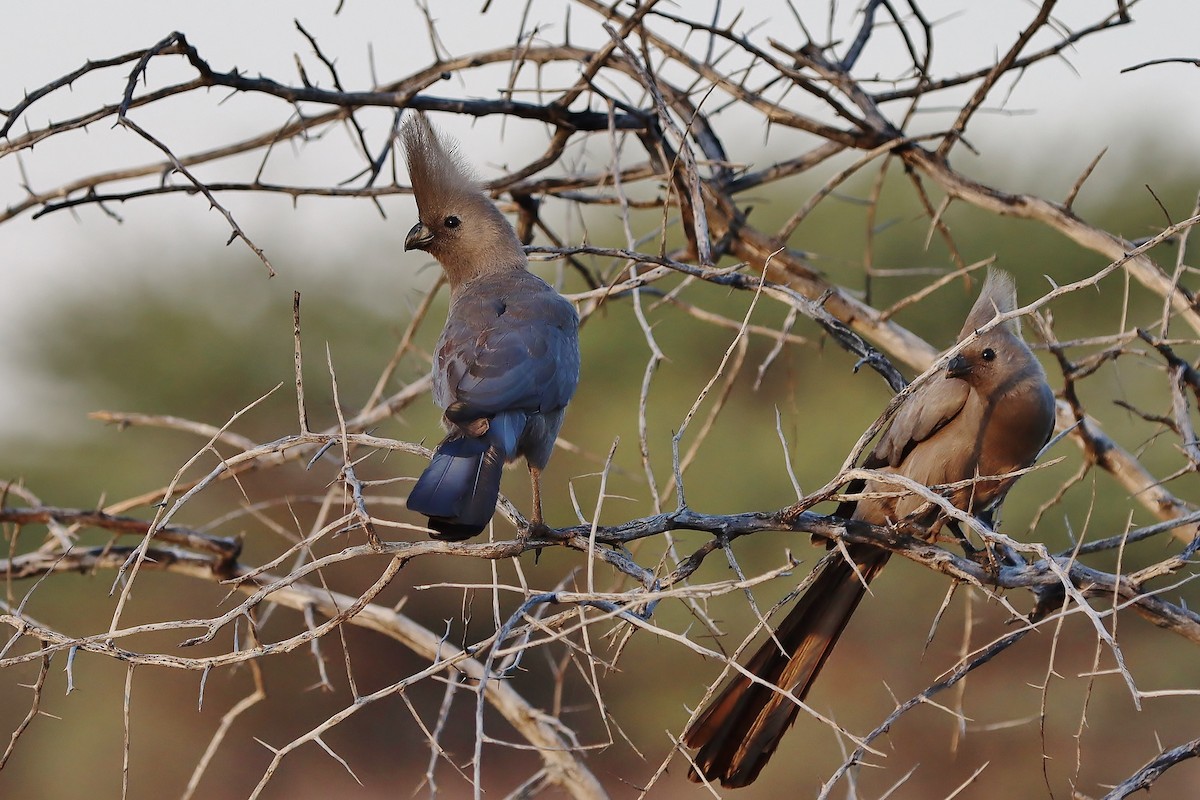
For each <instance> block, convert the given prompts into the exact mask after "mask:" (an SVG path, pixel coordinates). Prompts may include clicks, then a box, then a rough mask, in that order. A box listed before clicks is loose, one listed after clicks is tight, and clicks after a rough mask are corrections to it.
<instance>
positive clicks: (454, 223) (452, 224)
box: [442, 216, 462, 228]
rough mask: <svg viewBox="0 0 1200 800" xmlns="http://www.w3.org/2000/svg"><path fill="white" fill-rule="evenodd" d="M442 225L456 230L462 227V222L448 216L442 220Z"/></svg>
mask: <svg viewBox="0 0 1200 800" xmlns="http://www.w3.org/2000/svg"><path fill="white" fill-rule="evenodd" d="M442 224H443V225H445V226H446V227H447V228H457V227H458V226H459V225H462V220H461V219H459V218H458V217H455V216H449V217H446V218H445V219H444V220H442Z"/></svg>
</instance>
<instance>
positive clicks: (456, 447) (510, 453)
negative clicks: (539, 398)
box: [408, 414, 525, 542]
mask: <svg viewBox="0 0 1200 800" xmlns="http://www.w3.org/2000/svg"><path fill="white" fill-rule="evenodd" d="M518 417H519V418H518ZM524 422H525V416H524V415H523V414H521V415H517V414H498V415H496V417H495V418H494V419H493V420H492V424H491V427H490V429H489V430H488V432H487V433H485V434H484V435H483V436H481V437H478V438H474V437H470V436H463V435H461V434H451V435H450V436H448V437H447V438H446V440H445V441H443V442H442V443H441V444H439V445H438V447H437V450H436V451H434V454H433V460H432V461H430V462H429V466H428V467H427V468H426V469H425V471H424V472H423V473H421V477H420V478H419V479H418V480H417V485H416V486H414V487H413V489H412V491H411V492H410V493H409V495H408V508H409V510H410V511H415V512H417V513H418V514H424V515H425V516H427V517H429V527H430V528H431V529H432V530H433V531H435V533H434V538H435V539H441V540H443V541H447V542H459V541H462V540H463V539H470V538H471V537H472V536H477V535H479V534H480V533H482V532H483V529H484V528H486V527H487V524H488V522H490V521H491V519H492V514H493V513H495V511H496V500H497V498H499V496H500V476H501V474H502V473H503V470H504V464H505V462H507V461H509V460H511V459H513V458H515V457H516V449H517V441H518V440H519V438H520V434H521V430H523V428H524Z"/></svg>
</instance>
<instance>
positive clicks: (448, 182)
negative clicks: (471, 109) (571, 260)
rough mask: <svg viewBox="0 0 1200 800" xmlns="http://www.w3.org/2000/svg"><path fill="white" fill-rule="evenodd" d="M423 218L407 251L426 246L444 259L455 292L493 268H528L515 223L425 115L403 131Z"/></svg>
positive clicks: (406, 244)
mask: <svg viewBox="0 0 1200 800" xmlns="http://www.w3.org/2000/svg"><path fill="white" fill-rule="evenodd" d="M400 138H401V140H402V141H403V142H404V154H405V156H406V158H407V159H408V174H409V178H410V180H411V181H412V187H413V196H414V198H415V199H416V201H417V214H418V217H419V221H418V222H417V224H416V225H414V226H413V228H412V230H410V231H409V232H408V236H407V238H405V240H404V249H405V250H424V251H426V252H427V253H429V254H430V255H432V256H433V257H434V258H436V259H437V260H438V262H439V263H441V265H442V268H443V269H444V270H445V272H446V277H447V278H448V279H449V281H450V288H451V291H452V292H453V291H455V288H456V287H458V286H461V285H463V284H464V283H466V282H468V281H471V280H473V279H475V278H477V277H479V276H480V275H483V274H485V273H488V272H497V271H504V270H513V269H525V267H526V265H527V263H528V262H527V259H526V258H525V252H524V250H522V249H521V242H520V241H519V240H518V239H517V235H516V233H514V232H513V228H512V225H510V224H508V220H507V219H505V218H504V214H502V213H501V212H500V209H499V208H497V207H496V204H495V203H493V202H492V200H491V198H489V197H488V196H487V195H486V194H484V192H483V189H482V187H481V186H480V185H479V183H478V181H477V180H476V179H475V176H474V174H473V173H472V171H471V168H470V167H468V166H467V163H466V160H465V159H464V158H463V157H462V156H461V155H460V154H459V152H458V149H457V148H456V147H454V145H452V144H450V143H449V141H448V140H447V139H445V138H444V137H442V136H441V135H440V134H439V133H438V132H437V131H436V130H435V129H434V127H433V126H432V125H430V124H429V120H427V119H426V118H425V115H424V114H420V113H414V114H412V116H411V117H410V118H409V119H408V121H407V122H406V123H405V124H404V127H403V128H402V129H401V131H400Z"/></svg>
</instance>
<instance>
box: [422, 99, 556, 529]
mask: <svg viewBox="0 0 1200 800" xmlns="http://www.w3.org/2000/svg"><path fill="white" fill-rule="evenodd" d="M401 138H402V140H403V143H404V151H405V155H406V157H407V161H408V172H409V177H410V179H411V180H412V187H413V195H414V197H415V198H416V201H417V211H418V214H419V219H420V221H419V222H417V224H416V225H414V226H413V227H412V230H410V231H409V232H408V236H407V238H406V239H405V240H404V249H405V250H413V249H416V250H424V251H426V252H428V253H429V254H430V255H432V256H433V257H434V258H436V259H437V260H438V262H439V263H441V265H442V269H443V270H445V272H446V278H447V281H448V282H449V284H450V313H449V316H448V317H447V319H446V327H445V328H444V329H443V330H442V335H441V338H439V339H438V343H437V350H436V353H435V354H434V362H433V399H434V402H436V403H437V404H438V406H439V407H440V408H441V409H442V410H443V412H444V416H443V418H442V423H443V425H445V427H446V430H447V431H448V433H447V435H446V438H445V439H443V440H442V442H441V444H439V445H438V446H437V449H436V451H435V452H434V454H433V459H432V461H431V462H430V464H429V467H428V468H426V470H425V471H424V473H422V475H421V477H420V479H418V481H417V484H416V486H414V487H413V489H412V491H411V492H410V493H409V496H408V508H409V509H410V510H412V511H415V512H418V513H420V514H424V515H425V516H427V517H429V527H430V529H432V530H433V532H434V533H433V536H434V538H437V539H443V540H446V541H461V540H463V539H468V538H470V537H472V536H475V535H477V534H479V533H481V532H482V531H483V529H484V528H486V527H487V524H488V522H489V521H490V520H491V518H492V514H493V513H494V512H495V510H496V499H497V497H498V496H499V493H500V476H501V473H502V471H503V468H504V465H505V464H506V463H508V462H510V461H513V460H514V459H516V458H517V457H518V456H524V457H525V461H526V462H527V464H528V466H529V475H530V480H531V482H532V484H533V510H532V513H531V514H530V517H529V523H530V528H531V529H534V528H538V527H541V526H542V525H543V522H542V503H541V484H540V479H541V472H542V469H544V468H545V466H546V462H547V461H549V460H550V453H551V451H552V450H553V449H554V441H555V439H556V438H557V437H558V430H559V428H560V427H561V426H562V422H563V414H564V413H565V412H566V410H567V403H568V402H569V401H570V400H571V396H572V395H573V394H574V393H575V387H576V384H578V382H579V317H578V315H577V314H576V313H575V307H574V306H572V305H571V303H570V302H569V301H568V300H567V299H566V298H564V297H563V296H562V295H560V294H559V293H558V292H556V291H555V290H554V289H553V288H551V287H550V286H549V284H547V283H546V282H545V281H543V280H542V279H541V278H539V277H537V276H536V275H534V274H533V273H531V272H529V270H528V267H529V262H528V259H527V258H526V257H525V252H524V250H522V248H521V242H520V241H519V240H518V239H517V235H516V233H515V232H514V231H513V228H512V226H511V225H510V224H509V223H508V220H507V219H505V218H504V215H503V214H502V213H501V212H500V209H498V208H497V207H496V205H495V204H494V203H493V202H492V201H491V200H490V199H489V198H488V197H487V196H486V195H485V194H484V193H483V190H482V188H481V187H480V185H479V183H478V182H477V181H476V180H475V178H474V177H473V175H472V173H471V171H470V169H469V168H468V167H467V165H466V164H465V162H464V161H463V159H462V158H461V157H460V156H459V155H458V153H457V152H456V151H455V149H454V148H453V146H452V145H451V144H449V143H448V142H446V141H445V140H444V139H443V138H442V137H441V136H440V135H439V134H438V133H437V131H435V130H434V129H433V127H432V126H431V125H430V124H429V121H428V120H427V119H426V118H425V116H424V115H423V114H419V113H418V114H413V115H412V117H411V118H410V119H409V120H408V122H407V123H405V125H404V128H403V129H402V131H401Z"/></svg>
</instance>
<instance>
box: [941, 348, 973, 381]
mask: <svg viewBox="0 0 1200 800" xmlns="http://www.w3.org/2000/svg"><path fill="white" fill-rule="evenodd" d="M970 374H971V362H970V361H968V360H967V359H966V358H964V357H963V354H962V353H959V354H958V355H956V356H955V357H954V358H952V359H950V361H949V363H947V364H946V377H947V378H965V377H967V376H968V375H970Z"/></svg>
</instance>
